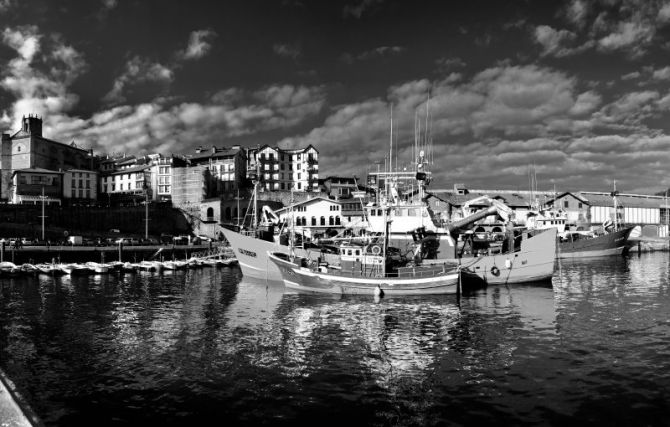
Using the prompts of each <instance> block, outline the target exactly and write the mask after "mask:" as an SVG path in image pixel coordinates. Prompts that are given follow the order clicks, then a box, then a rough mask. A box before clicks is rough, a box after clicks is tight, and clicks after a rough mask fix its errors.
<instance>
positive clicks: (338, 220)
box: [335, 216, 340, 225]
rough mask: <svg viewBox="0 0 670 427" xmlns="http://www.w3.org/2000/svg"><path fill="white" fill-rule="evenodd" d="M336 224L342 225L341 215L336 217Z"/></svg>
mask: <svg viewBox="0 0 670 427" xmlns="http://www.w3.org/2000/svg"><path fill="white" fill-rule="evenodd" d="M335 225H340V217H339V216H336V217H335Z"/></svg>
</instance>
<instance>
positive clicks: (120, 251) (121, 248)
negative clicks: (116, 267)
mask: <svg viewBox="0 0 670 427" xmlns="http://www.w3.org/2000/svg"><path fill="white" fill-rule="evenodd" d="M122 252H123V241H119V262H123V261H122V260H121V258H122V257H121V254H122Z"/></svg>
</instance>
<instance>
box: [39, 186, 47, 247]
mask: <svg viewBox="0 0 670 427" xmlns="http://www.w3.org/2000/svg"><path fill="white" fill-rule="evenodd" d="M40 200H41V201H42V215H41V218H42V241H44V218H46V215H44V201H45V200H46V196H45V195H44V186H42V195H41V196H40Z"/></svg>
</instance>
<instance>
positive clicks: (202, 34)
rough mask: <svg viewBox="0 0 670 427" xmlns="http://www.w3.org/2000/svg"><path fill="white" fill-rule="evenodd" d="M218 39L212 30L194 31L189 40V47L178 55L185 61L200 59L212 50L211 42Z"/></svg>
mask: <svg viewBox="0 0 670 427" xmlns="http://www.w3.org/2000/svg"><path fill="white" fill-rule="evenodd" d="M214 37H216V32H214V31H212V30H197V31H192V32H191V34H190V35H189V38H188V46H187V47H186V49H185V50H183V51H180V52H179V53H178V57H179V58H180V59H184V60H192V59H200V58H202V57H203V56H205V55H207V53H208V52H209V51H210V49H211V48H212V44H211V41H212V39H213V38H214Z"/></svg>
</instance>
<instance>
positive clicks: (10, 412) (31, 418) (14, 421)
mask: <svg viewBox="0 0 670 427" xmlns="http://www.w3.org/2000/svg"><path fill="white" fill-rule="evenodd" d="M42 425H43V424H42V422H41V421H40V419H39V418H38V417H37V415H35V414H34V413H33V411H32V410H31V409H30V407H29V406H28V404H27V403H26V402H23V399H22V398H21V395H20V393H18V391H16V388H15V387H14V383H12V382H11V380H9V378H7V376H6V375H5V373H4V372H2V370H0V427H33V426H42Z"/></svg>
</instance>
